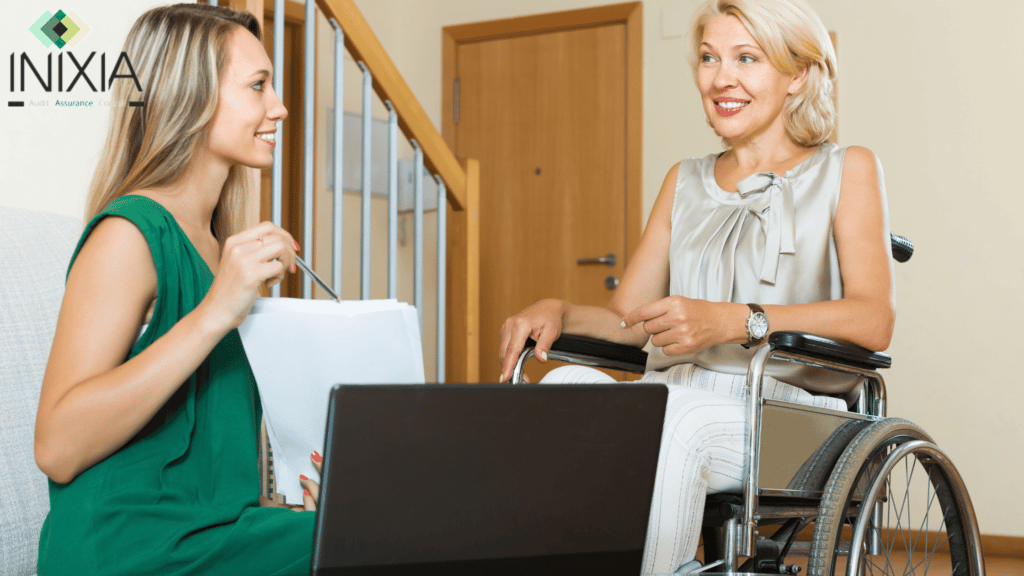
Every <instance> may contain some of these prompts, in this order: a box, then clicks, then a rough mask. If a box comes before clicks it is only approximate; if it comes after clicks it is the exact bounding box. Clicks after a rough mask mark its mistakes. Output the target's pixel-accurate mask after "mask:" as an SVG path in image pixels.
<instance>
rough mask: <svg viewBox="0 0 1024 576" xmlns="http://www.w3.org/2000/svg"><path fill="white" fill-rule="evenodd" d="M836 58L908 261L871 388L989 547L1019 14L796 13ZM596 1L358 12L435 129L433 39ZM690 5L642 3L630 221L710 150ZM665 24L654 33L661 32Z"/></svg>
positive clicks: (999, 481) (898, 3) (903, 8)
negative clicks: (909, 242)
mask: <svg viewBox="0 0 1024 576" xmlns="http://www.w3.org/2000/svg"><path fill="white" fill-rule="evenodd" d="M809 1H810V3H811V4H812V6H813V7H814V8H815V9H816V10H818V11H819V13H820V14H821V16H822V19H823V20H824V22H825V24H826V26H827V27H828V28H829V29H830V30H833V31H835V32H837V33H838V41H839V65H840V73H839V75H840V83H839V118H840V127H839V136H840V143H841V144H854V143H856V144H860V145H864V146H867V147H869V148H871V149H873V150H874V151H875V152H876V153H877V154H878V155H879V157H880V158H881V160H882V163H883V165H884V167H885V175H886V183H887V187H888V193H889V206H890V211H891V219H892V226H893V229H894V230H895V231H897V232H898V233H901V234H905V235H908V236H909V237H911V238H912V239H913V240H914V242H915V244H916V245H917V255H916V256H915V257H914V258H913V259H912V260H911V261H910V262H909V263H907V264H903V265H899V266H897V282H898V291H899V313H898V316H899V319H898V322H897V328H896V335H895V339H894V342H893V345H892V347H891V348H890V352H891V353H892V355H893V357H894V367H893V368H892V369H891V370H889V371H888V372H887V373H886V377H887V380H888V383H889V392H890V414H892V415H899V416H902V417H905V418H908V419H910V420H913V421H915V422H917V423H918V424H920V425H921V426H923V427H924V428H925V429H926V430H928V431H929V432H930V433H931V434H933V435H934V436H935V438H936V440H937V441H938V443H939V444H940V445H941V446H942V447H943V448H944V449H945V450H947V451H948V452H949V453H950V454H951V456H952V458H953V461H954V462H955V463H956V464H957V466H958V467H959V469H960V470H961V472H962V474H963V475H964V477H965V479H966V482H967V485H968V487H969V488H970V490H971V494H972V497H973V498H974V503H975V507H976V508H977V511H978V515H979V517H980V522H981V529H982V531H983V532H984V533H988V534H1005V535H1016V536H1024V528H1022V527H1021V525H1020V523H1019V522H1018V521H1016V519H1018V518H1020V517H1022V516H1024V502H1022V501H1021V500H1020V499H1019V498H1015V497H1012V496H1010V497H1007V496H1006V494H1007V488H1010V489H1012V487H1014V486H1016V485H1017V484H1019V481H1018V480H1017V479H1019V478H1021V477H1022V476H1024V462H1022V461H1021V459H1020V458H1019V457H1018V456H1019V455H1020V454H1021V450H1020V446H1021V445H1022V442H1024V426H1022V424H1021V423H1020V421H1021V418H1020V416H1021V410H1022V408H1024V386H1022V382H1021V380H1022V378H1021V377H1020V375H1019V373H1018V372H1017V371H1016V370H1015V367H1014V364H1013V362H1014V361H1015V360H1016V359H1017V358H1018V357H1020V356H1022V348H1024V339H1022V338H1021V336H1020V334H1019V330H1018V329H1017V325H1018V324H1019V318H1021V317H1022V313H1024V303H1022V300H1021V299H1020V298H1017V291H1018V290H1019V289H1020V287H1021V286H1022V285H1024V265H1022V263H1024V242H1022V240H1024V238H1022V236H1024V227H1021V226H1018V225H1016V221H1017V219H1018V218H1019V214H1020V213H1021V212H1022V210H1024V199H1022V198H1021V193H1022V192H1024V189H1022V186H1021V183H1020V182H1021V179H1020V176H1019V165H1020V162H1019V160H1018V159H1017V156H1019V155H1020V154H1021V152H1024V146H1022V145H1021V144H1020V137H1021V135H1022V134H1024V111H1022V108H1021V107H1020V106H1017V105H1016V103H1015V98H1016V96H1018V95H1019V94H1022V93H1024V74H1022V73H1021V65H1020V62H1019V59H1018V58H1017V56H1016V55H1017V54H1018V53H1019V46H1018V44H1019V40H1018V38H1019V37H1020V34H1019V27H1020V25H1021V23H1024V3H1022V2H1019V1H1018V0H994V1H993V2H990V3H988V4H986V5H985V9H984V10H978V9H975V8H974V7H973V4H971V3H969V2H966V1H964V0H860V1H858V2H850V1H849V0H809ZM606 3H609V2H604V1H601V0H518V1H517V2H499V1H496V0H492V1H479V0H358V5H359V8H360V10H362V11H363V13H364V15H365V16H366V17H367V20H369V22H370V24H371V26H372V27H373V29H374V30H375V31H376V32H377V34H378V35H379V36H380V38H381V41H382V43H383V44H384V46H385V48H386V49H387V50H388V52H389V53H390V54H391V57H392V58H393V59H394V60H395V63H396V64H397V66H398V68H399V70H400V71H401V72H402V75H403V76H404V77H405V79H406V81H407V82H408V83H409V84H410V86H411V87H412V89H413V92H414V93H415V94H416V95H417V97H418V98H419V99H420V101H421V102H422V103H423V105H424V107H425V108H426V110H427V113H428V114H429V115H430V116H431V118H432V119H433V120H434V122H435V125H440V115H441V102H440V100H441V85H440V78H441V32H440V30H441V28H442V27H443V26H448V25H453V24H463V23H469V22H477V21H482V20H491V19H498V18H507V17H514V16H521V15H526V14H533V13H542V12H550V11H556V10H568V9H575V8H581V7H586V6H593V5H599V4H606ZM695 5H696V0H672V1H669V0H646V1H645V2H644V158H643V161H644V169H643V174H644V183H643V188H644V206H645V213H646V211H649V210H650V207H651V206H652V205H653V203H654V198H655V196H656V194H657V190H658V187H659V185H660V184H661V181H662V179H663V178H664V174H665V171H667V169H668V168H669V167H670V166H671V165H672V164H673V163H674V162H676V161H678V159H679V158H681V157H684V156H703V155H705V154H707V153H708V152H710V151H713V150H718V149H719V147H720V144H719V142H718V139H717V137H716V136H715V135H714V134H713V133H712V132H711V130H710V129H709V128H708V127H707V125H706V123H705V120H704V116H703V112H702V110H701V107H700V104H699V100H698V98H697V94H696V90H695V89H694V87H693V82H692V79H691V75H690V71H689V68H688V67H687V65H686V62H685V60H684V55H683V52H682V50H681V39H680V38H678V37H673V38H666V37H663V36H662V26H663V24H664V22H663V18H662V16H663V11H664V10H665V9H669V10H670V11H671V12H675V11H678V10H681V12H682V13H683V14H684V15H685V17H684V20H685V21H686V22H684V24H685V23H688V20H689V18H690V15H691V14H692V13H693V6H695ZM672 23H673V22H669V24H672Z"/></svg>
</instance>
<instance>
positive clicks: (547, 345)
mask: <svg viewBox="0 0 1024 576" xmlns="http://www.w3.org/2000/svg"><path fill="white" fill-rule="evenodd" d="M534 332H535V333H534V334H532V336H533V339H534V340H536V341H537V346H536V347H535V348H534V349H533V351H534V354H536V355H537V359H538V360H540V361H541V362H547V361H548V352H550V351H551V345H552V344H554V342H555V340H557V339H558V337H559V336H560V335H561V333H560V331H558V330H552V329H550V328H541V329H540V330H539V332H538V331H537V330H535V331H534Z"/></svg>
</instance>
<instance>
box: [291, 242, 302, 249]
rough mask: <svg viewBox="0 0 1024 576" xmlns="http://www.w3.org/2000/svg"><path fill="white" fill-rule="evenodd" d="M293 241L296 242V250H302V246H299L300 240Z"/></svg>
mask: <svg viewBox="0 0 1024 576" xmlns="http://www.w3.org/2000/svg"><path fill="white" fill-rule="evenodd" d="M292 243H293V244H295V250H296V251H298V250H302V248H299V241H298V240H292Z"/></svg>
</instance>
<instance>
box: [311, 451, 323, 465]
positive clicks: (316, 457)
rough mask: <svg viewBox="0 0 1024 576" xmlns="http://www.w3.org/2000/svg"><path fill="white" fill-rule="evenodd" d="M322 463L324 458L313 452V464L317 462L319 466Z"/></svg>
mask: <svg viewBox="0 0 1024 576" xmlns="http://www.w3.org/2000/svg"><path fill="white" fill-rule="evenodd" d="M322 461H323V458H321V457H320V453H319V452H317V451H316V450H314V451H313V462H316V463H317V464H319V463H320V462H322Z"/></svg>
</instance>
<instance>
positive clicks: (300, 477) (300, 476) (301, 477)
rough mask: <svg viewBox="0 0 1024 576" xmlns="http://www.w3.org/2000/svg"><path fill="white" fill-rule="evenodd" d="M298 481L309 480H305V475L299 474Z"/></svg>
mask: <svg viewBox="0 0 1024 576" xmlns="http://www.w3.org/2000/svg"><path fill="white" fill-rule="evenodd" d="M299 480H309V478H306V475H305V474H299Z"/></svg>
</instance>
